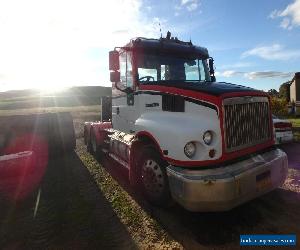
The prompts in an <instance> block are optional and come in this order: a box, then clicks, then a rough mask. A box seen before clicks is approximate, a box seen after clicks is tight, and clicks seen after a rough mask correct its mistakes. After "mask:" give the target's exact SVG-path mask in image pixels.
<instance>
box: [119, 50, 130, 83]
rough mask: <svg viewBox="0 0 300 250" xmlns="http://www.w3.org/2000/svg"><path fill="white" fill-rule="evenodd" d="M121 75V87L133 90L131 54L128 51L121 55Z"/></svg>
mask: <svg viewBox="0 0 300 250" xmlns="http://www.w3.org/2000/svg"><path fill="white" fill-rule="evenodd" d="M120 75H121V82H120V84H121V86H123V87H130V88H133V75H132V63H131V53H129V52H126V51H123V52H121V53H120Z"/></svg>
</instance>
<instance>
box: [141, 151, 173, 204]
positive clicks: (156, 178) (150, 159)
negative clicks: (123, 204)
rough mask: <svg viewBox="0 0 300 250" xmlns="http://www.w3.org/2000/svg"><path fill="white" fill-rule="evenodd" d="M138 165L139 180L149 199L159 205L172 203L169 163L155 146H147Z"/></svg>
mask: <svg viewBox="0 0 300 250" xmlns="http://www.w3.org/2000/svg"><path fill="white" fill-rule="evenodd" d="M138 165H139V166H138V167H139V182H140V185H141V188H142V191H143V193H144V195H145V197H146V198H147V200H149V201H150V202H151V203H153V204H155V205H158V206H163V207H166V206H169V205H171V204H172V198H171V194H170V190H169V182H168V177H167V174H166V165H167V164H166V163H165V162H164V161H163V160H162V159H161V156H160V154H159V153H158V152H157V151H156V150H155V149H154V148H153V147H151V146H145V147H144V148H143V150H142V153H141V157H140V160H139V162H138Z"/></svg>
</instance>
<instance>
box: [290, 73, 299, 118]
mask: <svg viewBox="0 0 300 250" xmlns="http://www.w3.org/2000/svg"><path fill="white" fill-rule="evenodd" d="M290 101H291V103H295V106H296V110H297V113H299V112H300V72H297V73H295V75H294V77H293V79H292V80H291V84H290Z"/></svg>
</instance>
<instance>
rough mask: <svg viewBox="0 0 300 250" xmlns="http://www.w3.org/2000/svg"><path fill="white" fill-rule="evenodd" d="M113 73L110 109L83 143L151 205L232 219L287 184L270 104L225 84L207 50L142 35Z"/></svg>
mask: <svg viewBox="0 0 300 250" xmlns="http://www.w3.org/2000/svg"><path fill="white" fill-rule="evenodd" d="M109 69H110V80H111V82H112V98H111V103H110V102H109V100H107V99H103V100H104V101H103V102H102V114H103V115H102V120H101V121H99V122H86V123H85V126H84V139H85V143H86V144H87V148H88V150H89V151H90V152H92V153H93V154H95V155H97V156H100V155H103V154H106V155H107V156H109V157H110V158H112V159H113V160H115V161H117V162H118V163H119V164H121V165H122V166H123V167H125V168H126V169H128V176H129V181H130V184H132V185H134V186H135V187H137V188H138V189H139V190H142V192H143V193H144V195H145V197H146V198H147V199H148V200H149V201H150V202H152V203H154V204H156V205H160V206H168V205H170V204H171V203H172V202H173V201H176V202H178V203H179V204H180V205H182V206H183V207H184V208H186V209H187V210H190V211H224V210H229V209H232V208H233V207H236V206H238V205H240V204H242V203H245V202H247V201H249V200H252V199H254V198H256V197H259V196H261V195H263V194H265V193H267V192H270V191H271V190H274V189H276V188H277V187H279V186H280V185H282V184H283V182H284V180H285V178H286V176H287V170H288V162H287V156H286V154H285V153H284V152H283V151H282V150H280V149H278V148H276V147H274V131H273V124H272V114H271V110H270V99H269V96H268V95H267V94H266V93H264V92H263V91H258V90H255V89H252V88H249V87H244V86H241V85H235V84H230V83H224V82H217V81H216V77H215V76H214V60H213V58H212V57H210V56H209V53H208V50H207V49H206V48H204V47H199V46H195V45H194V44H193V43H192V42H191V41H189V42H183V41H180V40H179V39H177V38H174V37H171V34H170V33H169V32H168V34H167V36H166V37H165V38H162V37H161V38H160V39H147V38H142V37H138V38H135V39H132V40H131V41H130V42H129V43H128V44H127V45H125V46H123V47H115V49H114V50H113V51H110V53H109ZM104 104H106V105H104Z"/></svg>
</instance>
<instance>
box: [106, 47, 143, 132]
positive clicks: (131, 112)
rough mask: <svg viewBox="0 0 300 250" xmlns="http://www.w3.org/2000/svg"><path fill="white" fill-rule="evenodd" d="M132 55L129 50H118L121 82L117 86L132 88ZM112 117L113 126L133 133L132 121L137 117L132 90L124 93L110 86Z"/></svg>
mask: <svg viewBox="0 0 300 250" xmlns="http://www.w3.org/2000/svg"><path fill="white" fill-rule="evenodd" d="M132 72H133V71H132V56H131V52H129V51H124V50H121V51H120V76H121V82H120V83H118V86H120V87H121V88H124V89H125V88H126V87H130V88H132V89H133V90H134V86H133V73H132ZM112 96H113V98H112V119H113V128H114V129H117V130H120V131H123V132H126V133H133V131H134V123H135V120H136V119H137V115H138V114H137V112H136V111H137V109H136V108H135V106H136V102H135V95H134V92H132V93H129V94H126V93H125V92H121V91H119V90H117V89H116V88H115V86H114V84H113V88H112Z"/></svg>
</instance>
